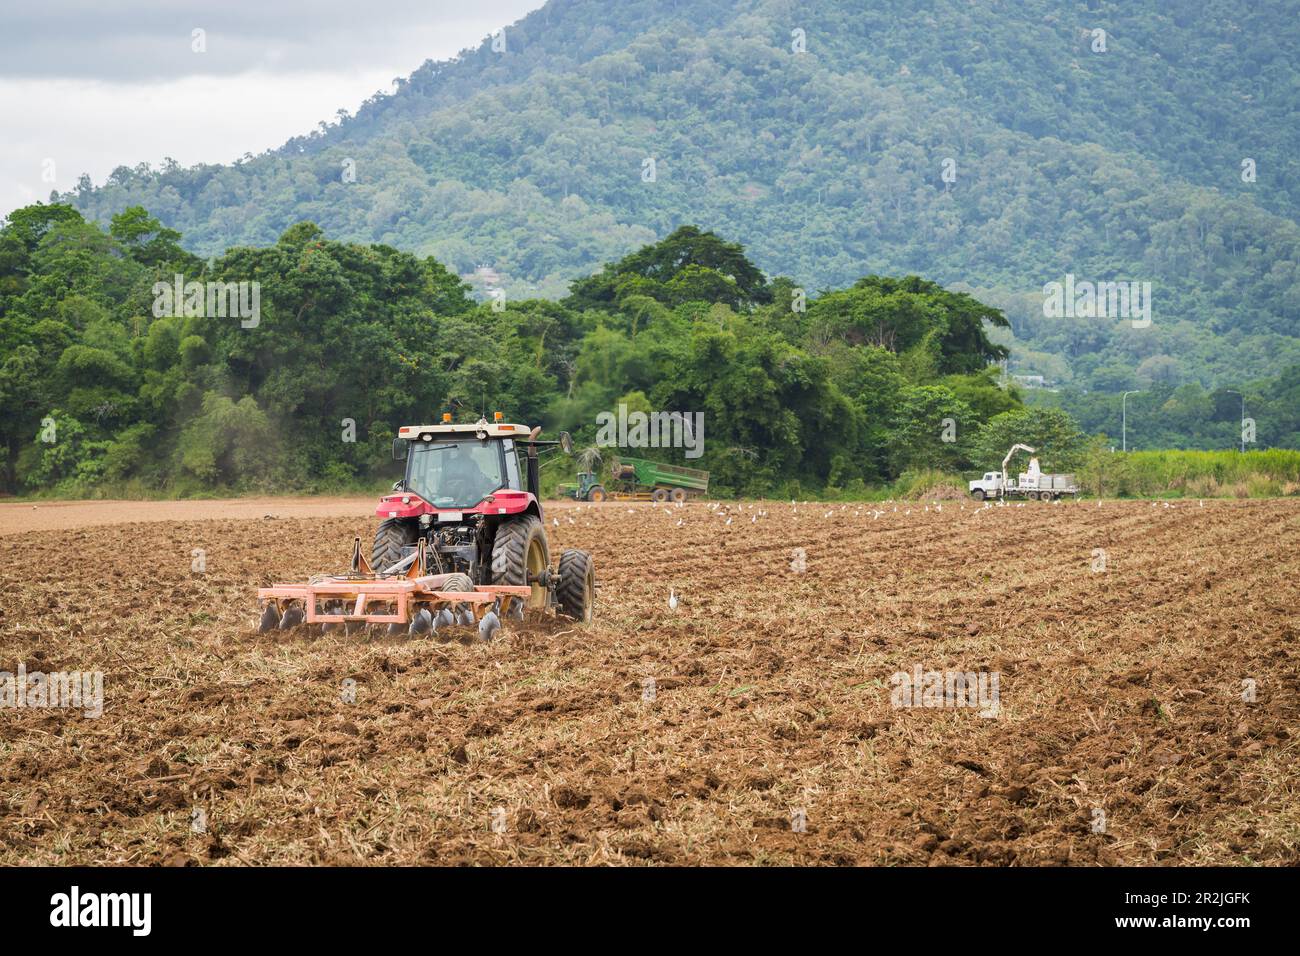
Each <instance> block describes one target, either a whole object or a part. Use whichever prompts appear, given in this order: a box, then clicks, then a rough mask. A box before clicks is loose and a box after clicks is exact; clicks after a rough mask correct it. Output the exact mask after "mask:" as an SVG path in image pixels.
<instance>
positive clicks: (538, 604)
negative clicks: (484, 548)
mask: <svg viewBox="0 0 1300 956" xmlns="http://www.w3.org/2000/svg"><path fill="white" fill-rule="evenodd" d="M550 564H551V551H550V548H549V547H548V546H547V544H546V529H545V528H543V527H542V522H541V520H540V519H539V518H538V517H537V516H536V515H522V516H520V517H518V518H511V519H510V520H509V521H503V522H501V524H500V525H498V526H497V534H496V538H495V539H494V540H493V541H492V583H493V584H513V585H516V586H518V585H530V586H531V587H532V589H533V593H532V594H531V595H530V596H529V597H528V599H527V602H526V604H525V606H526V607H531V608H544V607H546V588H545V587H543V586H542V585H541V584H538V583H537V582H535V581H529V580H528V578H529V575H534V576H536V575H539V574H541V573H542V572H544V571H545V570H546V569H547V568H548V567H550Z"/></svg>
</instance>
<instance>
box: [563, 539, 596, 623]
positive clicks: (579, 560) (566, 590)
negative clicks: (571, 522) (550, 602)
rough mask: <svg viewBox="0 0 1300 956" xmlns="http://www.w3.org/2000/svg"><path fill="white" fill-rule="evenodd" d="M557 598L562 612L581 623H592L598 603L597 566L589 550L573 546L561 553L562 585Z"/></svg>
mask: <svg viewBox="0 0 1300 956" xmlns="http://www.w3.org/2000/svg"><path fill="white" fill-rule="evenodd" d="M555 598H556V602H557V603H558V604H559V606H560V613H561V614H563V615H565V616H566V617H571V618H573V619H574V620H575V621H578V622H579V623H581V624H590V623H591V614H592V611H593V610H594V607H595V604H596V567H595V562H594V561H592V559H591V555H590V554H589V553H588V552H586V551H578V550H575V549H572V548H571V549H569V550H567V551H565V552H564V553H563V554H561V555H560V586H559V587H558V588H556V591H555Z"/></svg>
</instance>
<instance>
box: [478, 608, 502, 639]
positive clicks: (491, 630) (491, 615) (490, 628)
mask: <svg viewBox="0 0 1300 956" xmlns="http://www.w3.org/2000/svg"><path fill="white" fill-rule="evenodd" d="M499 630H501V619H500V618H499V617H497V613H496V611H488V612H487V613H486V614H484V615H483V620H481V621H479V622H478V636H479V637H481V638H482V639H483V640H485V641H490V640H492V638H493V637H495V636H496V633H497V631H499Z"/></svg>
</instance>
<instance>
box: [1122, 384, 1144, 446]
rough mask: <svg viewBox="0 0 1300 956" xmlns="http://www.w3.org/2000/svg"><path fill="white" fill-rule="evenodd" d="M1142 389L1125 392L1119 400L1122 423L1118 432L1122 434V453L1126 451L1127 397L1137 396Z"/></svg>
mask: <svg viewBox="0 0 1300 956" xmlns="http://www.w3.org/2000/svg"><path fill="white" fill-rule="evenodd" d="M1141 391H1142V389H1140V388H1135V389H1133V390H1132V391H1131V392H1125V393H1124V397H1123V398H1121V399H1120V402H1119V404H1120V411H1121V413H1122V419H1123V423H1122V424H1121V425H1120V431H1121V432H1122V433H1123V443H1124V451H1128V397H1129V396H1130V395H1137V394H1138V393H1139V392H1141Z"/></svg>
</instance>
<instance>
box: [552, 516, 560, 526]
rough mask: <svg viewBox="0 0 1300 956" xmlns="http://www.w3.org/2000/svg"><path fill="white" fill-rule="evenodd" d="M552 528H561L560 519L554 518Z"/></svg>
mask: <svg viewBox="0 0 1300 956" xmlns="http://www.w3.org/2000/svg"><path fill="white" fill-rule="evenodd" d="M551 526H552V527H555V528H558V527H559V526H560V519H559V518H552V519H551Z"/></svg>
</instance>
